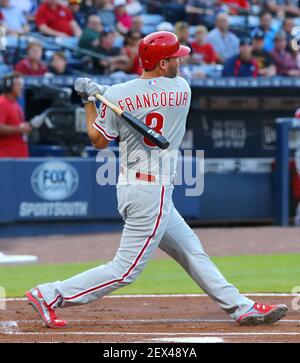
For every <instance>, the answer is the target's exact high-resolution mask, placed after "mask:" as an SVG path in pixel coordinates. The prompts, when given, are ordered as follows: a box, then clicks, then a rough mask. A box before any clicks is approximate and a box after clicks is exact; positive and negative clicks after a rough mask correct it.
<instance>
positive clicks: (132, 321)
mask: <svg viewBox="0 0 300 363" xmlns="http://www.w3.org/2000/svg"><path fill="white" fill-rule="evenodd" d="M67 320H68V322H69V323H78V324H79V323H100V324H103V323H112V324H120V323H122V324H140V323H147V324H148V323H149V324H151V323H153V324H161V323H167V324H169V323H174V324H177V323H233V324H235V321H234V320H233V319H118V320H116V319H79V320H76V319H67ZM14 322H16V323H18V324H34V323H36V322H39V321H38V320H30V319H28V320H25V319H23V320H14ZM277 323H300V320H297V319H282V320H279V321H278V322H277ZM0 327H1V322H0Z"/></svg>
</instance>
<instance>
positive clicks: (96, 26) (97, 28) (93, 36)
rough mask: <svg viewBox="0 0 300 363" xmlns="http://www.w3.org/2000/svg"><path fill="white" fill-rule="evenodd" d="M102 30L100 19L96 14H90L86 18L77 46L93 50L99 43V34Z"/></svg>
mask: <svg viewBox="0 0 300 363" xmlns="http://www.w3.org/2000/svg"><path fill="white" fill-rule="evenodd" d="M102 31H103V26H102V23H101V19H100V18H99V16H98V15H90V16H89V17H88V20H87V27H86V28H85V29H84V31H83V32H82V34H81V37H80V39H79V47H80V48H83V49H87V50H91V51H94V50H95V48H97V47H98V46H99V44H100V34H101V32H102Z"/></svg>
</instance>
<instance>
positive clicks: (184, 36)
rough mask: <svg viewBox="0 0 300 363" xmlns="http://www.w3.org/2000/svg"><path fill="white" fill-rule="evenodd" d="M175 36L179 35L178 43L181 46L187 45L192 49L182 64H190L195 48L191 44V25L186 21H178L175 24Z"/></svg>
mask: <svg viewBox="0 0 300 363" xmlns="http://www.w3.org/2000/svg"><path fill="white" fill-rule="evenodd" d="M175 34H176V35H177V38H178V41H179V43H180V44H181V45H185V46H187V47H189V48H191V53H190V54H189V55H188V56H187V57H185V58H184V59H182V64H188V63H190V61H191V60H192V54H193V48H192V45H191V44H190V42H189V38H190V27H189V24H188V23H186V22H184V21H178V22H177V23H176V24H175Z"/></svg>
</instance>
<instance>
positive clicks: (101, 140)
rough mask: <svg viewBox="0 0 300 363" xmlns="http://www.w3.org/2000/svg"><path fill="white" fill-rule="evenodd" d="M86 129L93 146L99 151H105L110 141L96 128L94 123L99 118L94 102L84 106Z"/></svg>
mask: <svg viewBox="0 0 300 363" xmlns="http://www.w3.org/2000/svg"><path fill="white" fill-rule="evenodd" d="M84 109H85V117H86V128H87V133H88V136H89V138H90V140H91V143H92V144H93V146H94V147H95V148H97V149H105V148H106V147H107V146H108V144H109V141H108V140H107V139H106V138H105V137H104V136H103V135H102V134H101V133H100V132H98V131H97V130H96V129H95V128H94V126H93V125H94V122H95V120H96V118H97V116H98V114H97V110H96V107H95V104H94V102H89V103H86V104H85V105H84Z"/></svg>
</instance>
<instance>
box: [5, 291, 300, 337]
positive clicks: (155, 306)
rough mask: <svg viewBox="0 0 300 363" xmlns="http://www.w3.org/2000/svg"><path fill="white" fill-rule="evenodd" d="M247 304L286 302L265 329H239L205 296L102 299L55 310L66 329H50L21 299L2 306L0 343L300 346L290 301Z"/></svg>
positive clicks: (262, 299) (298, 326)
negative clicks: (285, 307) (284, 312)
mask: <svg viewBox="0 0 300 363" xmlns="http://www.w3.org/2000/svg"><path fill="white" fill-rule="evenodd" d="M253 299H255V300H259V301H260V302H268V303H278V302H281V303H286V304H287V305H288V307H289V309H290V311H289V312H288V313H287V315H286V317H285V318H283V320H282V321H280V322H277V323H276V324H274V325H271V326H260V327H239V326H237V324H236V323H235V322H234V321H232V320H230V319H229V318H228V316H227V315H226V314H225V313H224V312H223V311H222V310H220V308H219V307H218V306H217V305H215V304H214V303H212V302H211V300H210V299H209V298H208V297H207V296H164V297H161V296H155V297H153V296H151V297H150V296H149V297H107V298H104V299H102V300H99V301H97V302H96V303H93V304H90V305H85V306H77V307H72V308H68V309H62V310H59V317H60V318H64V319H67V320H68V322H69V325H68V327H67V328H64V329H56V330H51V329H47V328H45V327H44V326H43V325H42V323H41V322H40V321H39V320H38V319H37V320H35V319H36V318H37V315H36V313H34V312H33V310H32V308H31V307H30V306H28V305H27V303H26V302H25V301H24V300H22V301H19V300H17V301H8V302H7V310H6V311H1V312H0V342H109V343H112V342H148V343H153V342H161V341H162V340H163V339H167V340H168V341H170V342H176V340H177V339H179V338H180V339H181V341H197V340H195V339H198V338H211V339H213V338H219V339H222V341H223V342H234V343H237V342H290V343H292V342H298V343H299V342H300V320H298V319H300V312H298V313H297V312H293V311H292V310H291V302H292V297H283V296H280V297H279V296H269V297H265V296H264V297H259V298H258V297H254V298H253ZM187 339H188V340H187Z"/></svg>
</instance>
